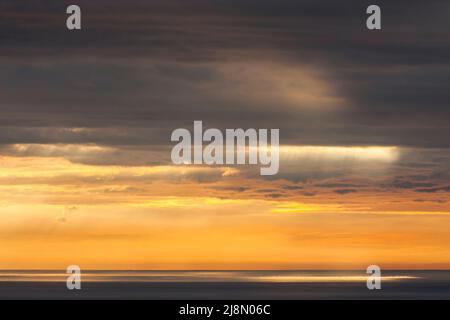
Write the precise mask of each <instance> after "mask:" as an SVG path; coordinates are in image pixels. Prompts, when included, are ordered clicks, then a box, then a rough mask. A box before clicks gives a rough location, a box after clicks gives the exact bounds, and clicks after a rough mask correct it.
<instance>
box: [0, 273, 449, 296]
mask: <svg viewBox="0 0 450 320" xmlns="http://www.w3.org/2000/svg"><path fill="white" fill-rule="evenodd" d="M69 276H70V274H67V273H65V271H59V270H0V299H1V300H9V299H37V300H40V299H58V300H61V299H63V300H65V299H81V300H91V299H93V300H96V299H125V300H129V299H139V300H141V299H145V300H311V299H314V300H316V299H317V300H328V299H338V300H348V299H357V300H371V299H387V300H391V299H393V300H396V299H402V300H403V299H408V300H409V299H412V300H415V299H439V300H448V299H450V270H383V271H382V274H381V278H380V280H381V282H380V283H381V288H380V289H373V290H369V288H368V287H367V279H368V276H369V275H368V274H366V273H365V271H355V270H334V271H333V270H326V271H324V270H270V271H267V270H264V271H252V270H233V271H230V270H228V271H225V270H224V271H216V270H215V271H210V270H195V271H194V270H186V271H179V270H178V271H164V270H159V271H157V270H151V271H150V270H86V271H82V273H81V276H80V278H81V288H80V290H69V289H68V287H67V279H68V277H69Z"/></svg>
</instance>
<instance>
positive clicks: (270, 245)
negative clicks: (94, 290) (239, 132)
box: [0, 0, 450, 269]
mask: <svg viewBox="0 0 450 320" xmlns="http://www.w3.org/2000/svg"><path fill="white" fill-rule="evenodd" d="M75 3H76V4H77V5H79V6H80V7H81V11H82V30H77V31H68V30H67V29H66V23H65V22H66V18H67V14H66V7H67V6H68V5H70V4H75ZM370 4H373V3H372V1H370V2H369V1H347V0H346V1H331V0H326V1H325V0H320V1H312V0H307V1H304V0H302V1H288V0H277V1H275V0H258V1H256V0H246V1H242V0H239V1H238V0H226V1H225V0H209V1H206V0H188V1H186V0H183V1H181V0H164V1H162V0H154V1H143V0H130V1H116V0H109V1H106V0H100V1H98V0H96V1H92V0H91V1H87V0H77V1H75V2H74V1H37V0H30V1H27V2H26V3H24V2H22V1H20V2H18V1H12V0H4V1H2V2H1V3H0V112H1V117H0V244H1V245H0V268H2V269H65V268H66V267H67V266H68V265H79V266H81V267H82V268H86V269H94V268H96V269H341V268H364V269H365V268H366V267H367V266H368V265H371V264H376V265H380V266H381V267H384V268H398V269H402V268H403V269H405V268H413V269H428V268H431V269H439V268H441V269H448V268H450V234H449V232H448V230H449V228H450V202H449V201H450V196H449V193H450V182H449V181H450V170H449V169H450V138H449V137H450V125H449V119H450V106H449V103H450V91H449V88H450V59H449V57H450V41H449V40H450V31H449V30H450V29H449V27H448V24H449V22H448V16H449V13H450V4H449V3H448V1H439V0H436V1H433V2H431V3H429V2H424V1H415V0H412V1H402V0H400V1H395V3H393V1H377V2H376V4H377V5H379V6H380V7H381V12H382V30H377V31H370V30H367V28H366V18H367V14H366V13H365V11H366V8H367V6H368V5H370ZM195 120H201V121H203V126H204V127H205V128H218V129H220V130H225V129H227V128H244V129H247V128H267V129H271V128H278V129H280V171H279V173H278V174H277V175H274V176H261V175H260V174H259V167H255V166H250V165H248V166H206V165H205V166H201V165H199V166H176V165H173V164H172V162H171V159H170V152H171V149H172V147H173V145H174V143H173V142H171V141H170V134H171V132H172V131H173V130H175V129H177V128H187V129H189V130H191V131H192V130H193V122H194V121H195Z"/></svg>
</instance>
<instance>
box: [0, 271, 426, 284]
mask: <svg viewBox="0 0 450 320" xmlns="http://www.w3.org/2000/svg"><path fill="white" fill-rule="evenodd" d="M368 276H369V275H367V274H366V273H365V272H363V271H109V270H108V271H103V270H86V271H85V272H83V271H82V273H81V277H82V281H83V282H268V283H358V282H361V283H365V282H366V281H367V277H368ZM67 277H68V274H66V273H65V271H61V272H59V271H55V270H0V282H1V281H4V282H65V281H66V280H67ZM421 278H423V276H422V275H420V274H419V273H418V272H417V271H403V270H399V271H388V272H386V273H383V274H382V276H381V280H382V281H383V282H386V281H410V280H415V279H421Z"/></svg>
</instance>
